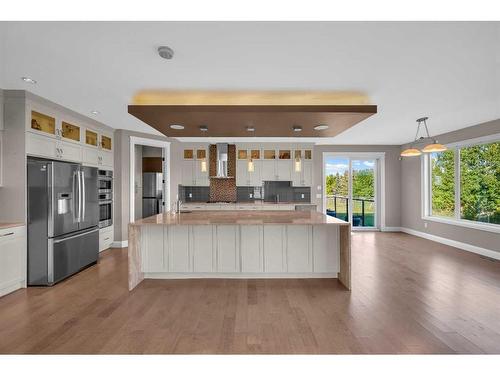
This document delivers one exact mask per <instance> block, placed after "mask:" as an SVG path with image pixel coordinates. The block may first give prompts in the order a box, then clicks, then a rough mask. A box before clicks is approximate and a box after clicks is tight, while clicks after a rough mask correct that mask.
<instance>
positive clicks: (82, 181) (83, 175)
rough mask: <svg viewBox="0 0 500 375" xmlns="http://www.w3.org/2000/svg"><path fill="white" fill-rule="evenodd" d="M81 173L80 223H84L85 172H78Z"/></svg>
mask: <svg viewBox="0 0 500 375" xmlns="http://www.w3.org/2000/svg"><path fill="white" fill-rule="evenodd" d="M80 173H81V184H82V193H81V202H82V216H81V218H80V219H81V221H85V172H84V171H80Z"/></svg>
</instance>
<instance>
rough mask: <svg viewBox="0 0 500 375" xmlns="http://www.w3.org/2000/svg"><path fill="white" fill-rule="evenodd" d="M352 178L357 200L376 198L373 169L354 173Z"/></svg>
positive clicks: (353, 193) (354, 194)
mask: <svg viewBox="0 0 500 375" xmlns="http://www.w3.org/2000/svg"><path fill="white" fill-rule="evenodd" d="M352 177H353V178H352V195H353V196H354V197H355V198H366V199H373V198H374V197H375V184H374V181H373V169H363V170H359V171H353V176H352Z"/></svg>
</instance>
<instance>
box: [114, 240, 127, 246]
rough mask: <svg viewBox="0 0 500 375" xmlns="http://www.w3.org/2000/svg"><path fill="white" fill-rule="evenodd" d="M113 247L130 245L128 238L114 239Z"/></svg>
mask: <svg viewBox="0 0 500 375" xmlns="http://www.w3.org/2000/svg"><path fill="white" fill-rule="evenodd" d="M111 247H128V240H127V241H113V242H112V243H111Z"/></svg>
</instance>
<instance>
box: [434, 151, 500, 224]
mask: <svg viewBox="0 0 500 375" xmlns="http://www.w3.org/2000/svg"><path fill="white" fill-rule="evenodd" d="M430 160H431V203H432V204H431V208H432V212H431V215H433V216H441V217H450V218H455V219H465V220H471V221H479V222H485V223H490V224H500V142H493V143H488V144H480V145H474V146H465V147H461V148H459V149H458V150H455V149H450V150H447V151H445V152H441V153H433V154H431V155H430ZM457 164H458V165H457ZM456 165H457V167H458V168H457V169H458V170H459V171H460V174H459V175H460V181H459V183H458V186H456V185H457V181H456V178H455V170H457V169H456V167H455V166H456ZM457 189H458V191H457V192H456V190H457ZM455 196H459V197H460V201H459V206H458V207H459V212H456V207H457V204H456V202H455Z"/></svg>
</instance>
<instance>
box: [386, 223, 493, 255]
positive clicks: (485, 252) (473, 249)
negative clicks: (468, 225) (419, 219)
mask: <svg viewBox="0 0 500 375" xmlns="http://www.w3.org/2000/svg"><path fill="white" fill-rule="evenodd" d="M400 229H401V232H404V233H407V234H411V235H413V236H417V237H422V238H425V239H428V240H431V241H434V242H439V243H442V244H444V245H448V246H452V247H456V248H458V249H460V250H465V251H469V252H471V253H475V254H478V255H482V256H485V257H488V258H493V259H497V260H500V251H494V250H490V249H485V248H483V247H479V246H474V245H471V244H468V243H464V242H459V241H455V240H450V239H449V238H444V237H439V236H435V235H433V234H429V233H424V232H419V231H417V230H414V229H410V228H404V227H401V228H400ZM383 231H385V230H383Z"/></svg>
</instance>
